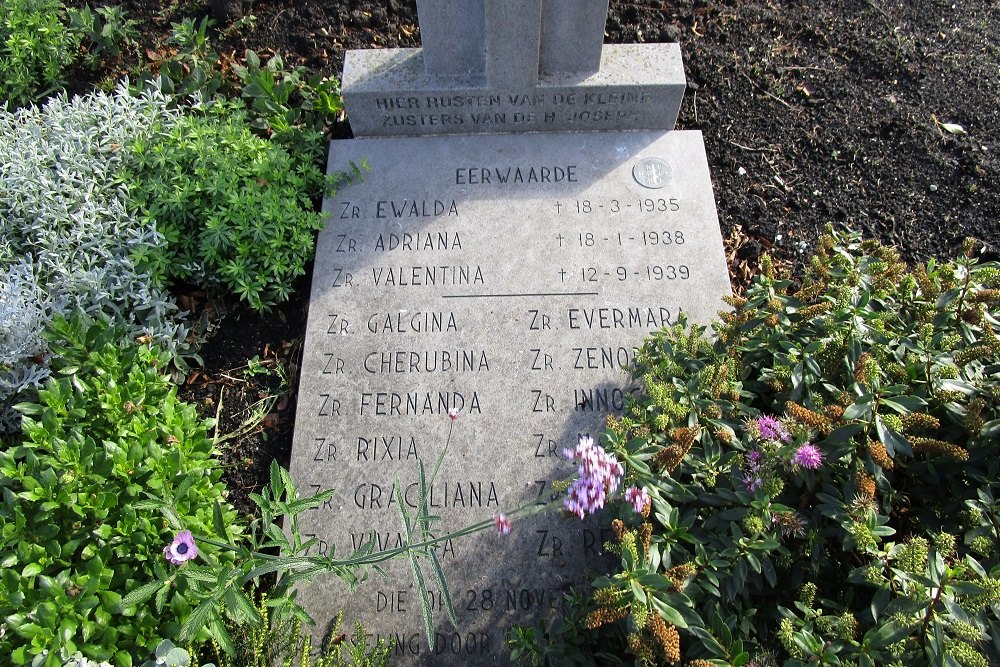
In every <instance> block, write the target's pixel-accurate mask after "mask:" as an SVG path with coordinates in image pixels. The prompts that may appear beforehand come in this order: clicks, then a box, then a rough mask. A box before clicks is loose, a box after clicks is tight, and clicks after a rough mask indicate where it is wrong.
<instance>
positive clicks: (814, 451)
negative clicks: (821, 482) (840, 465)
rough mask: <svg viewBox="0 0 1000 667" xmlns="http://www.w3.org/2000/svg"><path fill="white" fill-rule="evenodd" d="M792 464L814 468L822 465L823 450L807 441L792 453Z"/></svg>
mask: <svg viewBox="0 0 1000 667" xmlns="http://www.w3.org/2000/svg"><path fill="white" fill-rule="evenodd" d="M792 465H797V466H802V467H803V468H808V469H809V470H816V469H817V468H819V467H820V466H821V465H823V452H821V451H819V447H817V446H816V445H813V444H811V443H808V442H807V443H806V444H804V445H802V446H801V447H799V448H798V449H796V450H795V453H794V454H792Z"/></svg>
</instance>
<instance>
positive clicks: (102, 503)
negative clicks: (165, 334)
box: [0, 314, 240, 666]
mask: <svg viewBox="0 0 1000 667" xmlns="http://www.w3.org/2000/svg"><path fill="white" fill-rule="evenodd" d="M46 337H47V338H48V340H49V342H50V345H51V348H52V351H53V353H54V355H53V363H52V373H53V376H52V377H50V378H49V379H48V381H47V382H46V383H45V387H44V388H43V389H41V390H40V391H39V392H38V398H37V401H36V402H31V403H23V404H20V405H18V409H19V410H20V411H21V412H22V413H23V414H24V415H25V417H24V423H23V432H24V435H23V437H22V438H20V439H18V440H16V441H14V442H12V443H11V444H10V445H9V446H7V447H5V448H4V449H3V450H2V451H0V491H2V495H3V500H2V504H0V518H2V523H3V529H2V531H0V562H2V563H3V575H2V577H3V587H2V590H0V617H2V618H3V619H4V633H3V635H2V636H0V653H2V654H3V655H5V656H9V657H10V659H11V660H12V661H13V662H14V663H15V664H29V663H32V662H36V658H37V657H38V656H41V658H42V663H43V664H45V665H47V666H48V665H61V664H62V660H63V659H64V658H66V657H68V655H69V654H72V653H74V652H77V651H79V652H80V653H82V654H83V655H84V656H85V657H87V658H89V659H91V660H95V661H108V660H110V661H113V662H114V664H116V665H131V664H132V661H133V659H134V658H137V657H140V656H144V655H146V654H151V653H152V652H153V650H154V649H155V648H156V646H157V644H158V643H159V642H160V640H161V639H163V638H164V637H168V638H175V637H176V636H177V635H178V633H179V632H180V629H181V624H182V623H183V621H184V620H185V618H186V617H187V616H188V615H189V614H190V613H191V612H192V610H193V609H194V608H196V607H197V606H198V604H199V603H200V602H201V597H200V596H199V595H198V593H199V591H198V590H197V589H196V588H192V587H189V586H185V585H184V582H183V581H179V582H176V584H175V585H174V586H172V587H166V588H163V589H162V590H161V592H160V595H158V596H157V597H156V599H155V601H150V603H149V604H145V605H142V606H138V605H130V604H126V603H125V602H124V601H123V598H124V597H125V596H126V594H127V593H129V592H130V591H133V590H135V589H138V588H141V587H142V586H144V585H146V584H148V583H150V582H151V581H154V580H156V579H158V578H161V577H163V578H166V577H168V576H169V575H168V567H170V565H169V563H168V562H167V561H166V560H165V559H164V553H165V552H164V546H165V545H168V544H170V535H171V530H172V528H171V526H170V525H169V524H168V523H167V522H166V521H164V520H163V519H162V518H161V517H160V516H159V514H158V513H156V512H155V511H149V510H146V511H144V510H143V509H142V505H141V503H142V502H143V501H146V500H147V496H148V494H155V496H156V497H162V498H167V499H169V502H170V506H171V510H172V512H173V515H174V516H175V517H176V518H177V520H178V521H180V522H182V523H183V524H184V525H185V526H187V527H188V529H189V530H195V531H199V530H200V531H208V530H210V528H211V526H213V525H214V522H218V521H220V520H221V521H223V522H225V523H226V524H229V525H231V526H232V527H231V528H230V530H231V531H233V532H235V533H238V532H239V530H240V529H239V525H238V524H235V518H236V516H235V514H236V513H235V511H234V510H233V509H232V508H231V507H229V506H228V504H226V503H225V500H224V486H223V485H222V484H221V483H220V482H219V476H220V474H221V470H220V468H219V465H218V462H217V460H216V459H215V457H214V456H213V442H212V438H211V437H210V436H209V433H208V431H209V428H210V426H211V425H210V424H209V423H208V422H206V421H205V420H203V419H201V418H199V417H198V415H197V413H196V412H195V410H194V407H193V406H191V405H188V404H185V403H183V402H180V401H178V400H177V389H176V387H175V386H173V384H172V383H171V382H170V380H169V379H168V378H167V377H166V376H165V375H164V372H163V369H165V368H166V367H167V365H168V364H169V362H170V356H169V355H168V354H166V353H164V351H163V350H162V349H160V348H159V347H157V346H156V345H153V344H151V343H152V341H147V342H146V343H144V344H139V343H136V342H134V341H133V340H131V339H130V338H129V337H128V335H127V334H126V332H125V330H124V328H123V327H121V326H116V325H115V324H114V323H113V322H111V321H109V320H107V319H104V320H94V319H92V318H90V317H87V316H86V315H83V314H79V315H75V316H74V317H72V318H71V319H68V320H67V319H65V318H61V317H60V318H56V319H55V320H53V322H51V323H50V325H49V327H48V328H47V333H46ZM213 508H217V509H216V510H214V511H216V512H218V514H219V516H218V517H213ZM202 549H203V550H206V549H205V547H202ZM207 551H208V553H211V551H212V549H211V547H209V548H208V549H207ZM230 558H231V557H230V556H229V555H228V554H227V553H226V552H222V553H220V554H218V555H217V556H214V557H213V559H214V560H215V562H217V563H222V564H225V562H226V561H227V560H229V559H230ZM172 580H173V579H172ZM200 639H201V641H204V640H206V639H207V635H206V636H203V637H201V638H200Z"/></svg>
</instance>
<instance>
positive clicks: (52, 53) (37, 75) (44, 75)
mask: <svg viewBox="0 0 1000 667" xmlns="http://www.w3.org/2000/svg"><path fill="white" fill-rule="evenodd" d="M65 13H66V12H65V8H64V7H63V4H62V2H60V1H59V0H0V107H2V106H3V103H4V102H5V101H10V102H12V103H13V104H14V105H15V106H20V105H24V104H28V103H30V102H34V101H35V100H37V99H39V98H41V97H44V96H45V95H48V94H50V93H51V92H53V91H54V90H56V89H58V88H59V87H60V86H61V85H62V83H63V78H64V70H65V69H66V67H67V66H69V64H70V63H72V62H73V61H74V60H75V59H76V56H77V48H78V47H79V44H80V40H79V37H78V36H77V35H76V34H75V33H74V32H73V31H71V30H69V29H68V28H67V27H66V25H65V24H64V23H63V20H64V18H65Z"/></svg>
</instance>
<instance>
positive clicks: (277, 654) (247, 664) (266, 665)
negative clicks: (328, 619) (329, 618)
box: [214, 594, 390, 667]
mask: <svg viewBox="0 0 1000 667" xmlns="http://www.w3.org/2000/svg"><path fill="white" fill-rule="evenodd" d="M269 604H270V598H269V596H268V595H267V594H265V595H262V596H261V598H260V602H259V603H258V605H257V610H258V612H259V613H260V617H261V623H260V625H257V626H254V627H247V626H232V625H231V624H230V625H229V628H230V632H231V633H232V637H233V643H234V646H235V649H236V651H235V654H234V655H227V654H226V653H225V652H223V651H221V650H220V649H219V647H218V645H215V646H214V648H215V654H216V657H217V659H218V662H219V667H273V666H274V665H279V664H280V665H283V667H309V666H310V665H312V666H313V667H348V666H350V667H385V666H386V665H388V664H389V652H390V648H389V646H388V645H387V644H386V643H385V642H383V641H381V640H379V641H377V642H376V643H375V645H374V646H371V647H369V645H368V635H367V633H366V632H365V629H364V626H362V625H361V623H356V624H355V626H354V632H353V634H350V635H348V634H347V633H344V632H342V631H341V624H342V622H343V614H338V615H337V616H336V617H335V618H334V620H333V622H332V623H331V626H330V630H329V632H328V633H327V639H326V641H324V642H323V645H322V647H321V650H320V652H319V655H318V656H314V652H313V644H312V635H311V634H309V632H307V631H306V630H305V628H304V627H303V625H302V619H300V618H285V619H283V620H280V621H277V622H272V621H271V617H272V613H271V607H270V606H269Z"/></svg>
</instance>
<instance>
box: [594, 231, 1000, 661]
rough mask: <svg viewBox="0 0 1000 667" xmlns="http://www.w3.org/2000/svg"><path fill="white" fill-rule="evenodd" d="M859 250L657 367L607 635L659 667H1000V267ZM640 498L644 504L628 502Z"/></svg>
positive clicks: (638, 425) (632, 420) (602, 617)
mask: <svg viewBox="0 0 1000 667" xmlns="http://www.w3.org/2000/svg"><path fill="white" fill-rule="evenodd" d="M978 247H979V246H977V245H976V244H975V243H974V242H973V241H971V240H970V241H968V242H967V243H966V245H965V246H964V251H965V254H964V255H963V256H961V257H959V258H958V259H956V260H953V261H947V262H936V261H933V260H931V261H929V262H928V263H927V264H925V265H919V266H917V267H915V268H913V269H912V270H911V269H909V268H908V267H907V266H906V265H905V264H904V263H902V262H901V261H900V259H899V256H898V254H897V253H896V252H895V251H894V250H892V249H891V248H888V247H886V246H883V245H881V244H879V243H878V242H876V241H873V240H867V241H862V240H861V239H860V237H859V236H858V235H856V234H847V233H834V234H831V235H830V236H827V237H824V238H823V239H822V240H821V245H820V250H819V252H818V254H817V255H816V256H815V257H814V258H813V260H812V263H811V264H810V266H809V269H808V270H807V272H806V273H805V275H804V277H803V278H802V279H801V282H798V281H793V280H791V279H789V278H783V277H779V276H777V275H776V273H775V272H774V270H773V267H772V266H771V265H770V263H769V262H768V261H765V262H764V272H763V274H762V275H760V276H758V277H757V278H756V279H755V280H754V282H753V284H752V285H751V287H750V288H749V289H748V290H747V292H746V295H745V297H735V298H733V299H732V305H733V310H732V312H729V313H725V314H723V316H722V320H721V321H719V322H717V323H716V325H715V326H714V327H713V329H714V339H709V338H707V337H705V336H704V334H705V330H704V327H686V326H684V323H679V324H677V325H675V326H673V327H671V328H669V329H666V330H663V331H661V332H658V333H655V334H653V335H652V336H651V337H650V339H648V341H647V342H646V343H645V344H644V345H643V347H642V348H641V349H640V351H639V353H638V356H637V369H636V373H637V377H638V378H639V379H641V381H642V383H643V388H644V391H643V392H642V394H641V396H639V397H637V398H636V399H635V400H634V401H633V402H632V404H631V405H630V406H629V407H628V408H627V409H626V411H625V414H624V415H623V416H622V417H621V418H615V417H611V418H609V429H608V431H607V433H606V436H607V448H608V450H609V451H610V452H613V453H614V454H616V455H617V456H618V458H619V460H620V461H621V462H622V465H624V467H625V469H626V470H627V472H626V474H625V477H624V481H623V482H622V485H623V486H625V485H630V484H631V485H632V487H631V492H630V493H626V502H623V503H622V512H621V513H620V517H619V518H618V519H615V521H614V528H615V531H616V533H617V535H618V542H617V544H612V545H609V547H610V548H613V549H615V550H617V551H618V552H620V553H621V556H622V561H621V563H622V565H621V571H620V572H617V573H615V574H613V575H611V576H609V577H605V578H601V579H599V580H597V581H595V582H594V585H595V588H596V590H595V592H594V595H593V601H594V605H595V608H594V610H593V611H592V612H591V614H590V615H589V617H588V618H587V619H586V621H585V625H587V626H589V627H600V626H603V625H607V624H611V623H622V624H624V626H625V631H626V633H627V645H628V649H629V650H630V651H631V652H632V653H633V654H634V655H635V656H636V658H637V659H638V660H639V661H640V662H641V663H643V664H658V663H660V662H665V663H668V664H674V663H677V662H679V661H680V660H681V658H682V656H683V658H684V659H685V660H693V662H688V663H687V664H699V665H705V664H719V665H730V664H734V665H741V664H754V665H780V664H784V665H798V664H845V665H847V664H850V665H904V664H950V665H954V664H957V665H963V666H966V667H971V666H973V665H975V666H979V665H982V666H985V665H987V664H994V663H995V662H996V661H997V660H998V659H1000V632H998V631H1000V615H998V613H997V610H998V609H1000V561H998V556H1000V550H998V544H1000V534H998V526H1000V523H998V518H1000V514H998V513H1000V504H998V502H997V495H998V487H1000V476H998V473H1000V469H998V467H1000V457H998V454H1000V437H998V436H1000V411H998V408H997V406H998V405H1000V400H998V399H1000V338H998V335H1000V289H998V288H1000V265H998V264H996V263H978V262H977V261H976V259H975V255H976V251H977V249H978ZM629 501H631V502H629Z"/></svg>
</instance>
